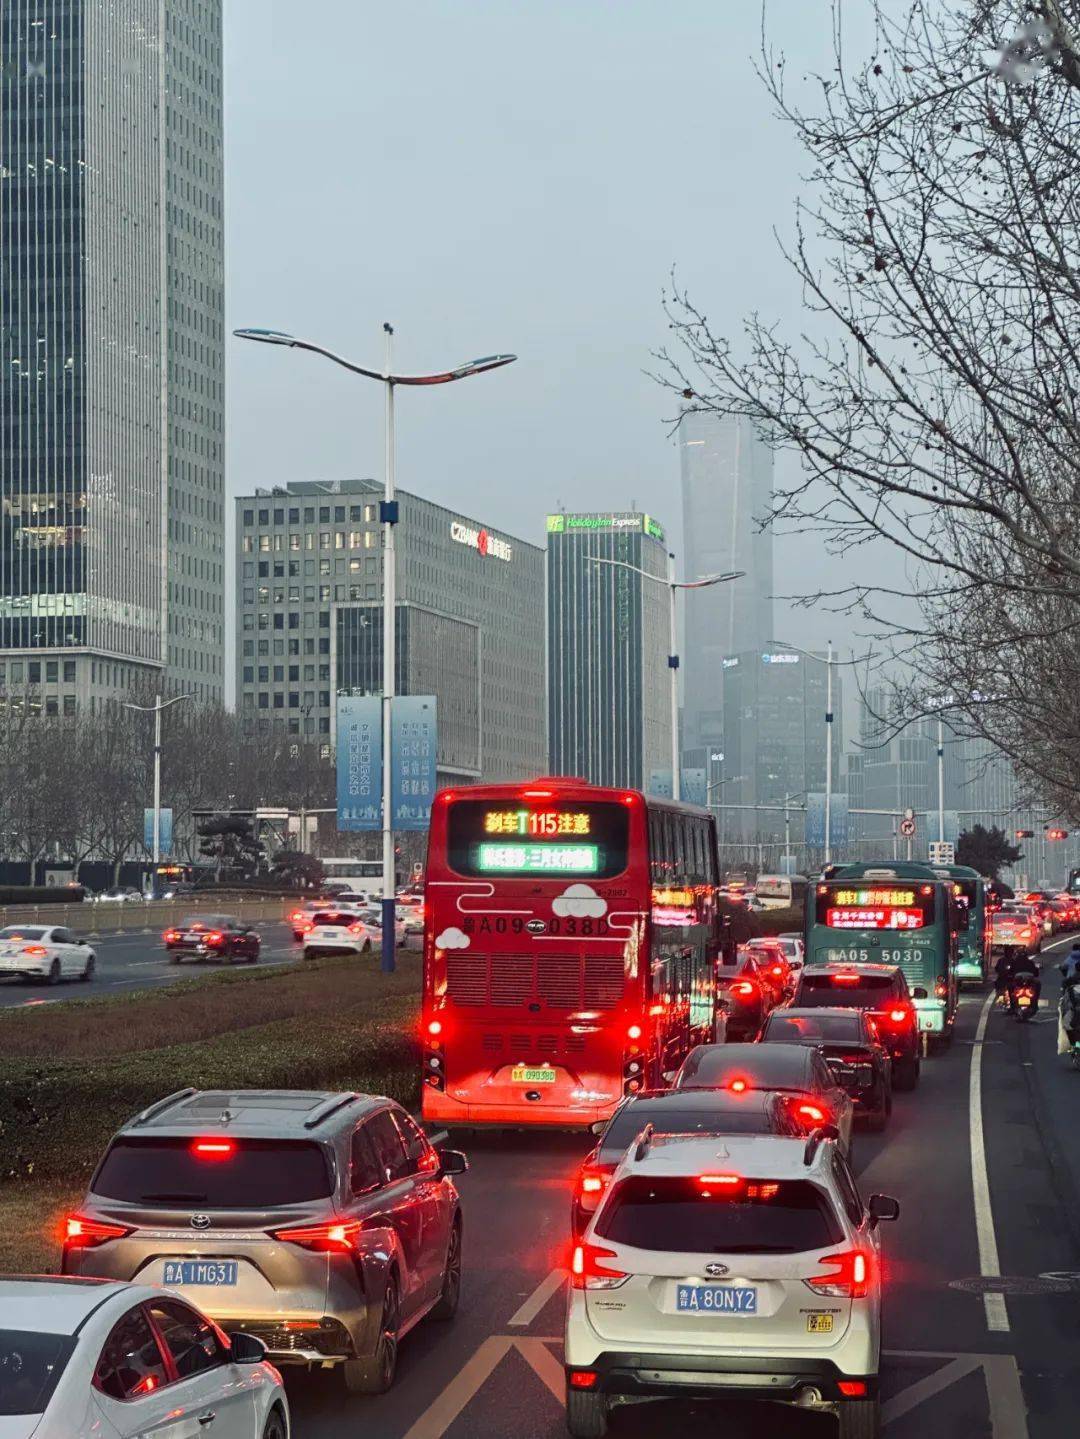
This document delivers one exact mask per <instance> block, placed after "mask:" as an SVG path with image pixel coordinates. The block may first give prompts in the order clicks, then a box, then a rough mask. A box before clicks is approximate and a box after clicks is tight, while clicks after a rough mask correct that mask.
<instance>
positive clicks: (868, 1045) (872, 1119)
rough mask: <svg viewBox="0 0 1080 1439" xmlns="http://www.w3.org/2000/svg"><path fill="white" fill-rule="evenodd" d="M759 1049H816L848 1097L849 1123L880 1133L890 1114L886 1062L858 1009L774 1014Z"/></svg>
mask: <svg viewBox="0 0 1080 1439" xmlns="http://www.w3.org/2000/svg"><path fill="white" fill-rule="evenodd" d="M761 1040H762V1043H763V1044H804V1045H812V1046H814V1047H819V1048H820V1049H821V1052H822V1054H824V1056H825V1062H826V1064H828V1066H829V1069H830V1070H831V1071H832V1075H833V1078H834V1079H835V1080H836V1082H837V1084H839V1085H840V1086H841V1087H842V1088H843V1089H845V1090H846V1091H847V1092H848V1094H849V1095H850V1096H851V1101H852V1103H853V1104H854V1106H855V1118H856V1119H858V1120H862V1121H864V1122H865V1124H866V1126H867V1128H868V1129H872V1130H878V1131H880V1130H882V1129H884V1128H885V1125H886V1123H887V1122H888V1118H889V1115H890V1114H891V1113H892V1060H891V1059H890V1057H889V1052H888V1050H887V1049H886V1048H885V1046H884V1044H882V1042H881V1036H880V1034H879V1032H878V1028H877V1025H876V1024H875V1023H874V1021H873V1020H872V1019H871V1018H870V1016H869V1015H868V1014H866V1013H865V1011H863V1010H861V1009H796V1008H794V1007H793V1006H788V1007H785V1008H783V1009H774V1010H773V1012H772V1014H770V1015H769V1017H768V1019H767V1020H766V1021H765V1028H764V1029H763V1030H762V1032H761Z"/></svg>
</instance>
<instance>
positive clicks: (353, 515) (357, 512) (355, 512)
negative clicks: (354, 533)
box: [349, 505, 364, 520]
mask: <svg viewBox="0 0 1080 1439" xmlns="http://www.w3.org/2000/svg"><path fill="white" fill-rule="evenodd" d="M363 517H364V511H363V507H362V506H361V505H350V506H349V519H350V520H360V519H363Z"/></svg>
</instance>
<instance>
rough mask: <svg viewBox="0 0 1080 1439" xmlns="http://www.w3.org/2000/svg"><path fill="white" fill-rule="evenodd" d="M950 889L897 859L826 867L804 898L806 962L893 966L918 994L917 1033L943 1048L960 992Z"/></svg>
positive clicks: (949, 883) (943, 880) (956, 911)
mask: <svg viewBox="0 0 1080 1439" xmlns="http://www.w3.org/2000/svg"><path fill="white" fill-rule="evenodd" d="M973 873H974V871H973ZM953 883H954V882H953V880H952V879H951V877H948V876H943V875H941V874H939V873H937V872H935V870H934V869H932V868H931V867H930V865H928V864H911V863H904V862H903V861H900V860H892V861H888V860H878V861H876V862H874V863H870V864H846V865H832V866H830V868H829V869H827V870H826V871H825V873H824V874H823V875H822V876H821V878H820V879H819V880H818V881H817V882H816V883H815V884H814V886H813V889H812V891H811V893H810V896H809V897H808V898H809V902H808V903H807V906H806V959H805V963H806V964H807V965H815V964H895V965H898V966H899V967H900V969H901V970H902V971H903V973H904V977H905V978H906V979H907V982H908V988H909V989H910V990H911V991H912V993H913V994H914V992H915V991H916V990H921V991H922V993H921V994H920V995H919V996H918V997H916V998H915V999H914V1004H915V1009H916V1011H917V1014H918V1021H919V1029H920V1030H921V1031H922V1032H923V1033H924V1034H926V1035H927V1037H928V1040H929V1041H931V1042H933V1043H935V1044H945V1043H947V1042H948V1041H949V1040H950V1039H951V1038H952V1031H953V1024H954V1023H955V1020H956V1005H957V998H958V993H959V985H958V982H957V973H956V965H957V956H958V945H957V940H958V932H959V925H960V906H959V904H958V903H957V900H956V893H955V890H954V888H953Z"/></svg>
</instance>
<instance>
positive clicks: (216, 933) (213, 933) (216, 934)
mask: <svg viewBox="0 0 1080 1439" xmlns="http://www.w3.org/2000/svg"><path fill="white" fill-rule="evenodd" d="M224 938H225V936H224V935H223V934H222V933H221V931H220V930H219V929H212V930H210V931H209V932H208V933H207V935H206V942H207V944H220V943H221V941H222V940H223V939H224Z"/></svg>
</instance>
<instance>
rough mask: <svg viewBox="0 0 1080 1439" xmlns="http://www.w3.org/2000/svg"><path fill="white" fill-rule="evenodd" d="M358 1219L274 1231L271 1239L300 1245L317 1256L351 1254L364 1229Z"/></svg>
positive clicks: (335, 1220) (334, 1220)
mask: <svg viewBox="0 0 1080 1439" xmlns="http://www.w3.org/2000/svg"><path fill="white" fill-rule="evenodd" d="M362 1227H363V1226H362V1225H361V1223H360V1221H359V1220H358V1219H332V1220H330V1221H329V1223H327V1224H304V1225H301V1226H300V1227H299V1228H297V1229H272V1230H271V1231H270V1235H271V1238H273V1239H280V1240H282V1241H283V1242H284V1243H286V1244H298V1245H299V1246H300V1248H301V1249H311V1250H313V1251H314V1252H315V1253H316V1254H349V1253H351V1252H352V1250H353V1247H354V1245H355V1243H356V1239H357V1236H358V1235H359V1233H360V1230H361V1229H362Z"/></svg>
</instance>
